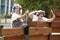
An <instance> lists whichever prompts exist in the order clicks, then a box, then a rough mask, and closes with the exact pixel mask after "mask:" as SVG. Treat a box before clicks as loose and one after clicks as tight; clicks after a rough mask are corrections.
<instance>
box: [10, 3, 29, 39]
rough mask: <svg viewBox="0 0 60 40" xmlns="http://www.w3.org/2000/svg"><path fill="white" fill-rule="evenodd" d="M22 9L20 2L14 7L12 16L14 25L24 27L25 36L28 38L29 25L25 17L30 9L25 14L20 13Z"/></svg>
mask: <svg viewBox="0 0 60 40" xmlns="http://www.w3.org/2000/svg"><path fill="white" fill-rule="evenodd" d="M21 10H22V7H21V6H20V5H19V4H15V5H14V7H13V13H12V17H11V22H12V27H14V28H21V27H23V28H24V33H25V37H26V38H27V35H28V25H27V24H26V23H24V20H23V19H24V18H25V16H26V15H27V13H29V12H28V10H27V11H25V13H24V14H23V15H20V14H21V13H20V11H21Z"/></svg>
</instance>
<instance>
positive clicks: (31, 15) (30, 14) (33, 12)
mask: <svg viewBox="0 0 60 40" xmlns="http://www.w3.org/2000/svg"><path fill="white" fill-rule="evenodd" d="M36 12H37V11H32V12H30V13H29V17H30V18H33V15H34V14H35V13H36Z"/></svg>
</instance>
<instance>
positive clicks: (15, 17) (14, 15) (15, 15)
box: [11, 13, 23, 21]
mask: <svg viewBox="0 0 60 40" xmlns="http://www.w3.org/2000/svg"><path fill="white" fill-rule="evenodd" d="M19 17H21V15H19V14H16V13H13V14H12V17H11V21H14V20H16V19H17V18H19ZM21 21H23V19H21Z"/></svg>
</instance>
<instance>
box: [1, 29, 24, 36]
mask: <svg viewBox="0 0 60 40" xmlns="http://www.w3.org/2000/svg"><path fill="white" fill-rule="evenodd" d="M2 35H3V36H7V37H8V36H15V35H24V29H23V28H11V29H2Z"/></svg>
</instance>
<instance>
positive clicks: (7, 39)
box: [4, 36, 25, 40]
mask: <svg viewBox="0 0 60 40" xmlns="http://www.w3.org/2000/svg"><path fill="white" fill-rule="evenodd" d="M4 40H25V37H24V36H11V37H4Z"/></svg>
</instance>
